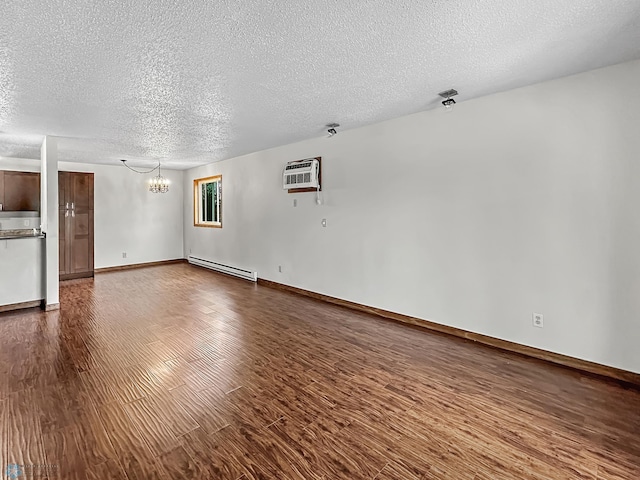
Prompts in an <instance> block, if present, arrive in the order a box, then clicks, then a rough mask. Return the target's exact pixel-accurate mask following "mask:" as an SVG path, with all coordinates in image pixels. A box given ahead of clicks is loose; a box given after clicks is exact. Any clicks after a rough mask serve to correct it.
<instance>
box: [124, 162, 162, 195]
mask: <svg viewBox="0 0 640 480" xmlns="http://www.w3.org/2000/svg"><path fill="white" fill-rule="evenodd" d="M120 161H121V162H122V164H123V165H124V166H125V167H127V168H128V169H129V170H131V171H132V172H136V173H139V174H142V175H146V174H147V173H151V172H155V171H156V170H158V175H156V176H155V177H153V178H152V179H151V180H150V181H149V191H150V192H152V193H167V192H168V191H169V180H168V179H166V178H164V177H163V176H162V171H161V169H160V162H158V165H157V166H155V167H153V168H152V169H151V170H145V171H140V170H136V169H135V168H131V167H130V166H129V165H127V161H126V160H120Z"/></svg>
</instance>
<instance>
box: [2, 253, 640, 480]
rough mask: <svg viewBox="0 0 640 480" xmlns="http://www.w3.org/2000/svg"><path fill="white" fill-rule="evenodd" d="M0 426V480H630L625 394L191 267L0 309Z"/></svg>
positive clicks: (632, 443)
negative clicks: (44, 306) (53, 301)
mask: <svg viewBox="0 0 640 480" xmlns="http://www.w3.org/2000/svg"><path fill="white" fill-rule="evenodd" d="M0 426H1V430H0V445H1V447H2V450H1V455H2V462H0V468H1V469H2V474H3V475H4V476H5V478H6V477H8V476H9V474H11V473H13V474H15V473H16V472H17V473H22V475H21V476H18V477H17V478H49V479H64V480H70V479H127V478H129V479H145V480H146V479H165V480H166V479H196V478H198V479H199V478H202V479H234V480H235V479H239V478H242V479H245V480H249V479H322V478H324V479H328V480H330V479H349V480H354V479H374V478H375V479H377V480H383V479H385V480H386V479H399V480H410V479H453V480H464V479H469V480H489V479H491V480H496V479H510V480H511V479H530V480H541V479H570V478H571V479H573V478H576V479H591V480H596V479H601V480H604V479H609V480H613V479H618V480H620V479H625V480H626V479H638V478H640V392H638V391H636V390H631V389H624V388H622V387H621V386H619V385H617V384H615V383H611V382H607V381H605V380H602V379H599V378H594V377H589V376H583V375H581V374H580V373H578V372H575V371H572V370H568V369H564V368H561V367H557V366H553V365H550V364H546V363H544V362H541V361H537V360H532V359H527V358H524V357H520V356H517V355H512V354H509V353H505V352H501V351H498V350H494V349H491V348H487V347H482V346H479V345H475V344H473V343H471V342H466V341H463V340H460V339H455V338H449V337H446V336H441V335H435V334H433V333H430V332H426V331H421V330H418V329H415V328H411V327H407V326H403V325H400V324H396V323H393V322H389V321H385V320H381V319H378V318H376V317H373V316H369V315H366V314H362V313H356V312H352V311H349V310H346V309H344V308H341V307H337V306H332V305H328V304H323V303H321V302H317V301H314V300H311V299H308V298H304V297H300V296H296V295H293V294H290V293H286V292H281V291H277V290H273V289H269V288H266V287H259V286H256V285H254V284H252V283H249V282H245V281H242V280H237V279H234V278H231V277H226V276H223V275H218V274H215V273H212V272H209V271H206V270H202V269H198V268H196V267H191V266H189V265H186V264H176V265H168V266H159V267H150V268H146V269H139V270H131V271H122V272H112V273H105V274H101V275H98V276H97V277H96V278H95V280H82V281H74V282H70V283H67V284H65V285H63V286H62V287H61V310H60V311H59V312H48V313H43V312H40V311H36V310H31V311H27V312H21V313H5V314H0Z"/></svg>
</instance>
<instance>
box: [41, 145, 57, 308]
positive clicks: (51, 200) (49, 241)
mask: <svg viewBox="0 0 640 480" xmlns="http://www.w3.org/2000/svg"><path fill="white" fill-rule="evenodd" d="M57 140H58V139H57V138H55V137H49V136H47V137H45V138H44V141H43V142H42V148H41V149H40V162H41V169H40V218H41V223H42V231H43V232H44V233H45V234H46V238H45V252H44V259H45V260H44V287H45V288H44V291H45V308H46V310H57V309H58V308H60V281H59V267H58V262H59V258H58V255H59V250H58V248H59V247H58V242H59V239H58V141H57Z"/></svg>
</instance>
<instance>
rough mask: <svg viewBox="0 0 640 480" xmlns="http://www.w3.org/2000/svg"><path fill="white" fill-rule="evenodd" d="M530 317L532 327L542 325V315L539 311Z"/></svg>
mask: <svg viewBox="0 0 640 480" xmlns="http://www.w3.org/2000/svg"><path fill="white" fill-rule="evenodd" d="M532 318H533V326H534V327H538V328H542V327H544V315H542V314H541V313H534V314H533V315H532Z"/></svg>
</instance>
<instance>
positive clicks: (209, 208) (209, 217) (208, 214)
mask: <svg viewBox="0 0 640 480" xmlns="http://www.w3.org/2000/svg"><path fill="white" fill-rule="evenodd" d="M213 185H214V182H210V183H207V184H206V210H205V218H204V220H205V222H212V221H213Z"/></svg>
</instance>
